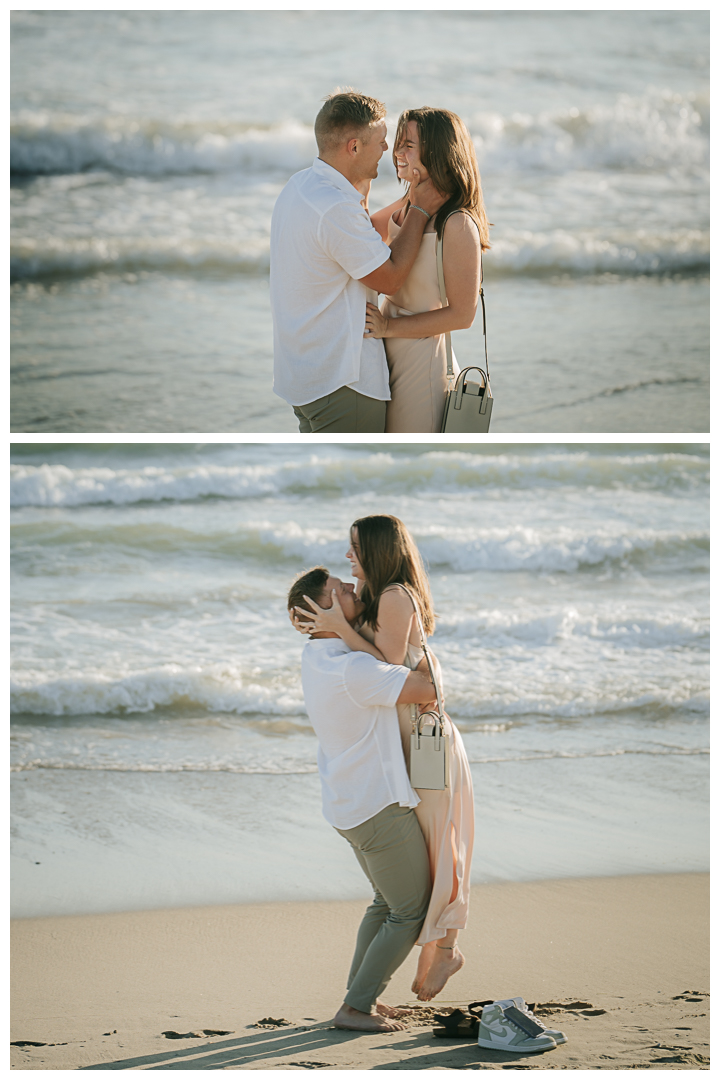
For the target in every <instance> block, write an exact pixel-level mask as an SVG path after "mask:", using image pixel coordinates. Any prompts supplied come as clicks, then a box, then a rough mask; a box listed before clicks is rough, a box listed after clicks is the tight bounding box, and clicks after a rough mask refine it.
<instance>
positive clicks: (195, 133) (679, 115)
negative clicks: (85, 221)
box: [10, 89, 709, 176]
mask: <svg viewBox="0 0 720 1080" xmlns="http://www.w3.org/2000/svg"><path fill="white" fill-rule="evenodd" d="M391 126H392V125H391ZM469 127H470V131H471V134H472V135H473V138H474V140H475V144H476V147H477V151H478V158H479V161H480V167H481V169H482V170H483V171H484V172H487V173H493V172H498V171H501V170H502V171H505V170H527V169H536V170H544V171H553V172H557V171H566V170H568V169H613V170H617V169H635V170H638V169H640V170H656V169H657V170H660V169H666V168H667V167H669V166H679V167H682V168H688V167H694V168H705V167H706V165H707V162H708V152H709V151H708V145H709V144H708V131H709V102H708V99H707V97H704V96H702V95H696V94H692V93H690V94H680V93H673V92H671V91H667V90H659V89H653V90H649V91H648V92H647V93H646V94H644V95H641V96H638V97H632V96H630V95H627V94H621V95H619V97H618V98H617V101H616V102H615V103H614V104H613V105H611V106H597V107H591V108H586V109H578V108H568V109H567V110H565V111H563V112H559V113H539V114H531V113H514V114H512V115H511V116H502V115H500V114H498V113H477V114H476V115H475V116H474V117H472V118H470V120H469ZM390 137H391V138H392V130H391V132H390ZM315 154H316V147H315V140H314V137H313V131H312V128H310V127H309V126H307V125H305V124H301V123H298V122H297V121H293V120H286V121H285V122H283V123H280V124H276V125H273V126H269V127H260V126H257V127H250V126H248V125H247V124H238V123H232V122H224V121H222V120H217V121H215V122H205V123H201V122H188V121H179V122H176V123H172V122H168V121H160V120H146V119H140V118H133V117H119V116H100V117H98V116H78V115H74V114H70V113H53V112H49V111H29V110H24V111H22V112H20V113H18V114H17V115H16V116H15V117H14V119H13V123H12V127H11V143H10V156H11V168H12V171H13V172H15V173H17V174H25V175H37V174H43V173H44V174H51V173H78V172H85V171H87V170H91V169H102V170H110V171H113V172H117V173H125V174H128V175H146V176H163V175H168V174H178V173H193V172H209V173H216V172H232V171H240V172H245V173H276V174H278V173H279V174H284V175H286V176H287V175H290V174H291V173H293V172H296V171H297V170H299V169H304V168H307V167H308V165H310V164H311V163H312V160H313V158H314V156H315ZM383 171H384V172H385V173H387V175H392V164H391V161H390V155H389V154H386V155H385V158H384V159H383Z"/></svg>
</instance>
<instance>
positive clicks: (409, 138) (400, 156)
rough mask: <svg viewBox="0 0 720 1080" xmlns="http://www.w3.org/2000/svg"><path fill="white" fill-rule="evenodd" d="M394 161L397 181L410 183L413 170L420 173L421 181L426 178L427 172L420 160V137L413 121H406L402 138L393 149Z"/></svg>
mask: <svg viewBox="0 0 720 1080" xmlns="http://www.w3.org/2000/svg"><path fill="white" fill-rule="evenodd" d="M395 161H396V164H397V174H398V179H399V180H407V182H408V183H410V182H411V180H412V178H413V169H417V171H418V172H419V173H420V179H421V180H425V179H426V178H427V175H428V171H427V169H426V168H425V166H424V165H423V163H422V161H421V160H420V135H419V133H418V126H417V123H416V122H415V121H414V120H408V122H407V126H406V128H405V131H404V133H403V136H402V138H401V139H400V142H399V143H398V144H397V146H396V147H395Z"/></svg>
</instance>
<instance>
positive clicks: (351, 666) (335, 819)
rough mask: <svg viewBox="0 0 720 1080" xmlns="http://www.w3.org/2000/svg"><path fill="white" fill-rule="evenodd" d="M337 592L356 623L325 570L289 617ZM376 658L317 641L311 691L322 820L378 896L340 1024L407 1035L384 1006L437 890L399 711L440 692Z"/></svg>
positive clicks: (352, 601)
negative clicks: (347, 845)
mask: <svg viewBox="0 0 720 1080" xmlns="http://www.w3.org/2000/svg"><path fill="white" fill-rule="evenodd" d="M332 590H335V592H336V594H337V597H338V601H339V603H340V606H341V608H342V611H343V614H344V615H345V618H346V619H347V620H348V622H350V623H353V622H355V620H356V619H357V618H358V616H359V615H360V614H361V612H362V610H363V607H362V603H361V602H360V601H359V600H358V599H357V597H356V596H355V588H354V586H353V585H348V584H345V583H344V582H342V581H340V580H339V578H335V577H331V576H330V574H329V572H328V571H327V570H326V569H325V567H322V566H319V567H315V568H314V569H313V570H309V571H307V572H306V573H304V574H303V575H301V577H299V578H298V579H297V580H296V581H295V582H294V583H293V586H292V588H291V589H290V593H289V594H288V609H289V611H290V612H291V614H292V612H293V609H294V608H295V607H296V606H300V607H302V605H303V604H304V603H305V601H304V597H305V596H306V595H307V596H309V597H310V598H311V599H312V600H314V601H315V602H316V603H317V604H318V605H319V606H320V607H327V608H329V607H331V606H332V599H331V596H332ZM368 648H369V649H370V650H372V653H374V652H376V650H375V649H374V646H372V645H369V644H368ZM372 653H367V652H351V651H350V649H349V647H348V646H347V645H346V644H345V642H344V641H342V639H341V638H340V637H338V635H336V634H331V633H315V634H313V635H312V636H311V638H310V640H309V641H308V642H307V644H306V645H305V649H304V651H303V657H302V684H303V694H304V696H305V706H306V708H307V712H308V716H309V718H310V723H311V724H312V726H313V729H314V730H315V733H316V735H317V737H318V771H319V773H320V782H321V786H322V807H323V816H324V817H325V819H326V820H327V821H328V822H329V823H330V824H331V825H333V826H334V827H335V829H336V830H337V831H338V832H339V833H340V835H341V836H344V837H345V839H346V840H348V841H349V842H350V844H351V845H352V847H353V850H354V852H355V855H356V857H357V860H358V862H359V863H360V866H361V867H362V869H363V871H364V873H365V874H366V876H367V877H368V879H369V881H370V883H371V885H372V886H373V888H374V890H375V898H374V900H373V903H372V904H371V905H370V907H369V908H368V909H367V911H366V912H365V916H364V918H363V920H362V922H361V924H360V928H359V930H358V935H357V942H356V947H355V955H354V956H353V960H352V964H351V967H350V975H349V977H348V985H347V992H346V994H345V1000H344V1001H343V1004H342V1005H341V1007H340V1009H339V1010H338V1012H337V1014H336V1016H335V1019H334V1024H335V1027H342V1028H349V1029H351V1030H354V1031H370V1032H377V1031H397V1030H400V1029H401V1028H402V1024H401V1023H400V1022H399V1021H398V1020H397V1019H396V1017H397V1015H398V1013H397V1011H396V1010H395V1009H392V1008H390V1007H389V1006H385V1005H383V1004H382V1003H381V1002H379V1001H378V998H379V996H380V994H381V993H382V992H383V990H384V989H385V987H386V986H387V984H388V982H389V981H390V977H391V975H392V974H393V972H394V971H396V970H397V968H398V967H399V966H400V964H401V963H402V962H403V960H404V959H405V958H406V957H407V955H408V954H409V952H410V951H411V949H412V947H413V945H414V944H415V942H416V941H417V938H418V934H419V933H420V928H421V927H422V924H423V921H424V918H425V915H426V913H427V907H428V902H429V899H430V891H431V882H430V870H429V865H428V854H427V848H426V845H425V840H424V838H423V835H422V832H421V831H420V826H419V825H418V821H417V818H416V816H415V813H414V811H413V807H415V806H417V804H418V803H419V802H420V800H419V798H418V796H417V794H416V793H415V791H414V790H413V788H412V787H411V786H410V780H409V778H408V775H407V769H406V768H405V758H404V755H403V749H402V743H401V740H400V729H399V726H398V720H397V712H396V710H395V706H396V705H397V704H411V703H414V702H416V703H418V704H425V703H429V702H431V701H433V700H434V698H435V691H434V689H433V686H432V682H431V680H430V677H429V676H428V675H427V674H425V673H423V672H421V671H410V670H409V669H408V668H406V667H402V666H400V665H396V664H387V663H385V662H384V661H382V660H379V659H376V657H375V655H372Z"/></svg>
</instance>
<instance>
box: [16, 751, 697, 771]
mask: <svg viewBox="0 0 720 1080" xmlns="http://www.w3.org/2000/svg"><path fill="white" fill-rule="evenodd" d="M709 753H710V750H709V749H708V748H704V747H702V748H697V747H680V746H677V747H654V748H650V747H643V748H642V749H634V748H633V749H627V748H624V747H623V748H618V749H613V750H595V751H585V752H582V751H580V752H577V753H571V752H568V751H562V750H558V751H554V752H549V753H535V754H514V755H502V756H498V755H479V754H472V753H471V754H469V755H468V760H469V762H470V764H471V765H489V764H494V765H498V764H503V763H505V762H508V763H509V762H519V761H558V760H588V759H592V758H608V757H625V756H633V755H636V756H644V757H707V756H708V755H709ZM37 769H49V770H53V769H59V770H78V771H81V772H116V773H217V772H224V773H236V774H238V775H246V776H258V775H263V776H303V775H308V774H313V773H317V771H318V769H317V765H316V764H315V763H314V762H310V761H307V762H303V761H291V760H283V761H280V762H274V763H273V762H269V761H265V762H259V761H258V762H256V763H252V764H244V763H242V762H230V761H225V762H215V761H213V762H192V763H187V764H183V763H178V762H155V763H153V762H132V761H115V762H100V761H92V762H90V761H79V760H77V759H73V758H69V759H67V760H63V759H62V758H60V757H35V758H28V759H27V760H25V761H17V762H14V763H13V764H12V765H11V766H10V771H11V772H34V771H35V770H37Z"/></svg>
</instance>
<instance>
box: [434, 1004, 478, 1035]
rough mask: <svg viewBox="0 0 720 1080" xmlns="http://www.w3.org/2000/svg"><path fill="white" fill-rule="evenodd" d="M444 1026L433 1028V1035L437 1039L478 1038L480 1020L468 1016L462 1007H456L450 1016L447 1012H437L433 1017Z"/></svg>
mask: <svg viewBox="0 0 720 1080" xmlns="http://www.w3.org/2000/svg"><path fill="white" fill-rule="evenodd" d="M433 1019H434V1020H436V1021H437V1022H438V1024H442V1027H436V1028H433V1035H434V1036H435V1037H436V1038H437V1039H477V1037H478V1029H479V1027H480V1021H479V1020H477V1019H476V1018H475V1017H474V1016H468V1015H467V1013H464V1012H463V1011H462V1009H455V1011H454V1012H451V1013H450V1015H449V1016H448V1015H447V1014H446V1013H435V1016H434V1017H433Z"/></svg>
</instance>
